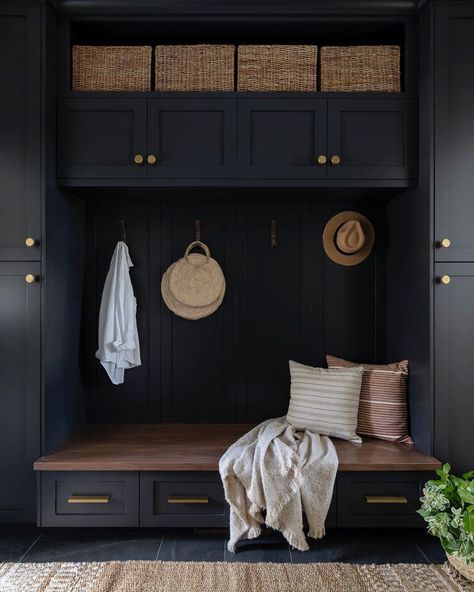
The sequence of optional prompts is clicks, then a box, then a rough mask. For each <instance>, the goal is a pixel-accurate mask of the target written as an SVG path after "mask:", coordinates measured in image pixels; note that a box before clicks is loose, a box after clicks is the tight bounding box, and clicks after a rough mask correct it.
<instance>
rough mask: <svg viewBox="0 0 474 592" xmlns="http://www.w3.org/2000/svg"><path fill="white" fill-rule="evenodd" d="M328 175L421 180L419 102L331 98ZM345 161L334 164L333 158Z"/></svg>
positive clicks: (344, 177) (348, 177) (346, 177)
mask: <svg viewBox="0 0 474 592" xmlns="http://www.w3.org/2000/svg"><path fill="white" fill-rule="evenodd" d="M328 103H329V107H328V147H327V154H328V172H327V174H328V177H331V178H332V179H416V177H417V141H418V127H417V119H418V118H417V102H416V101H410V100H408V101H403V100H398V99H395V100H385V99H381V100H374V99H364V100H360V99H353V100H350V99H342V100H332V101H328ZM334 156H336V157H339V159H340V162H339V163H338V164H337V160H336V161H335V162H336V164H333V163H332V162H331V160H332V159H333V157H334Z"/></svg>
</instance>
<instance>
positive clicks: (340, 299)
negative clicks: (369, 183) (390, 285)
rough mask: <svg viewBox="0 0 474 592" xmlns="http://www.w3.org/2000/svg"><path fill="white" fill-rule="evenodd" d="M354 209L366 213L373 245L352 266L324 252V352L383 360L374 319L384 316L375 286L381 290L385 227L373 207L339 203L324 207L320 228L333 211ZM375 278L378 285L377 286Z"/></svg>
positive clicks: (322, 279) (355, 358)
mask: <svg viewBox="0 0 474 592" xmlns="http://www.w3.org/2000/svg"><path fill="white" fill-rule="evenodd" d="M353 209H354V210H357V211H359V212H361V213H363V214H365V215H366V216H367V218H368V219H369V220H370V221H371V222H372V224H373V225H374V227H375V241H376V242H375V247H374V249H373V250H372V253H371V254H370V255H369V257H368V258H367V259H366V260H365V261H363V262H362V263H360V264H358V265H355V266H352V267H345V266H341V265H337V264H336V263H334V262H333V261H332V260H331V259H329V258H328V257H327V256H326V254H324V257H323V271H322V277H321V290H322V294H323V296H322V298H323V301H322V307H323V311H324V314H323V324H322V327H323V329H322V330H323V343H324V348H325V351H324V352H323V353H328V354H332V355H336V356H340V357H344V358H347V359H349V360H352V361H355V362H367V361H368V360H377V361H379V360H380V361H383V359H384V355H383V349H382V342H381V339H380V336H378V330H379V329H378V322H377V318H378V317H379V319H378V320H379V323H383V318H384V317H383V315H384V305H383V301H382V300H381V299H380V297H379V293H378V292H377V289H379V290H382V289H383V275H382V274H383V265H380V262H381V259H382V258H383V248H384V247H383V236H384V231H383V228H384V226H383V221H382V219H381V216H380V215H379V216H377V210H376V209H375V208H367V207H363V205H362V204H338V205H337V206H331V207H329V208H326V210H325V211H324V213H323V214H322V215H323V216H324V218H323V228H324V225H325V224H326V222H327V221H328V220H329V219H330V218H331V217H332V216H333V215H334V214H336V213H338V212H340V211H343V210H353ZM379 218H380V220H379ZM377 275H382V277H380V278H378V277H377ZM378 280H380V286H378V285H377V281H378ZM382 333H383V331H382ZM377 337H379V338H378V339H377Z"/></svg>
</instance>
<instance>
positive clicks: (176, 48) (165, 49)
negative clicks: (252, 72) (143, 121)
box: [155, 45, 235, 91]
mask: <svg viewBox="0 0 474 592" xmlns="http://www.w3.org/2000/svg"><path fill="white" fill-rule="evenodd" d="M234 56H235V47H234V46H233V45H157V46H156V47H155V90H157V91H233V90H234V61H235V60H234Z"/></svg>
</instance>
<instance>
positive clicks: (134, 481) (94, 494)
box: [41, 471, 138, 526]
mask: <svg viewBox="0 0 474 592" xmlns="http://www.w3.org/2000/svg"><path fill="white" fill-rule="evenodd" d="M41 479H42V502H41V506H42V512H41V525H42V526H138V473H136V472H114V471H110V472H108V471H101V472H93V471H61V472H43V473H42V474H41Z"/></svg>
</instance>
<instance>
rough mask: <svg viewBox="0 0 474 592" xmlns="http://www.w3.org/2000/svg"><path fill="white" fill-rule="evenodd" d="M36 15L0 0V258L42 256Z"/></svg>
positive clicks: (35, 9) (33, 10) (30, 7)
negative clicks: (0, 84) (0, 81)
mask: <svg viewBox="0 0 474 592" xmlns="http://www.w3.org/2000/svg"><path fill="white" fill-rule="evenodd" d="M40 16H41V15H40V6H39V5H36V6H33V5H31V4H29V5H27V4H23V3H21V2H10V3H8V4H7V3H3V2H2V3H0V76H1V80H2V92H1V93H0V136H1V142H2V149H1V150H0V180H1V189H0V260H10V261H20V260H25V261H28V260H29V261H32V260H39V259H40V257H41V254H40V248H39V247H40V245H41V183H40V178H41V80H40V73H41V38H40V32H41V18H40ZM28 238H30V239H32V241H28V242H29V244H30V245H31V246H27V244H26V243H25V241H26V239H28Z"/></svg>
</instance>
